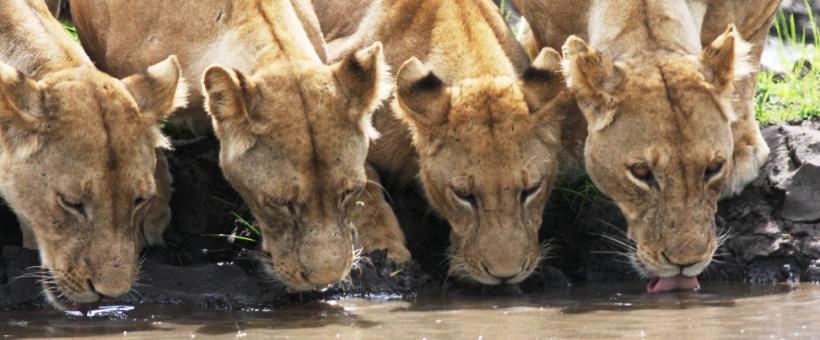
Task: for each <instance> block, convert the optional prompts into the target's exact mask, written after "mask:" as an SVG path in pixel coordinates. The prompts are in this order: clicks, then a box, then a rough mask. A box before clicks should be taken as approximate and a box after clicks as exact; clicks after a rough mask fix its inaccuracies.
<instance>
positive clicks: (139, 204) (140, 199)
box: [134, 196, 151, 209]
mask: <svg viewBox="0 0 820 340" xmlns="http://www.w3.org/2000/svg"><path fill="white" fill-rule="evenodd" d="M150 199H151V197H150V196H139V197H137V198H135V199H134V207H135V208H137V209H139V208H141V207H142V206H143V205H145V203H148V201H149V200H150Z"/></svg>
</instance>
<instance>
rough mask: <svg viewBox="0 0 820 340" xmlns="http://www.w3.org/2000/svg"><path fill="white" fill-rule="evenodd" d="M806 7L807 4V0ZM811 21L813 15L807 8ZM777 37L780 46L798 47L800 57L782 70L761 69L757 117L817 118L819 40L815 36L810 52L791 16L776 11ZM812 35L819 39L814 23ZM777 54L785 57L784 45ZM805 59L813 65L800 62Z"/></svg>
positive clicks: (819, 108) (764, 119)
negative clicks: (805, 68)
mask: <svg viewBox="0 0 820 340" xmlns="http://www.w3.org/2000/svg"><path fill="white" fill-rule="evenodd" d="M804 1H805V2H806V6H807V8H811V7H810V6H809V3H808V0H804ZM809 18H810V21H811V22H815V20H814V16H813V15H812V13H811V11H809ZM774 27H775V30H776V31H777V36H778V38H779V39H780V41H781V42H782V44H781V46H783V45H791V46H793V47H796V48H797V49H798V53H799V58H798V59H797V62H796V63H795V65H783V66H784V67H783V69H784V70H786V71H785V72H784V73H781V74H777V73H775V72H772V71H763V72H760V74H759V75H758V82H757V96H756V98H755V111H756V115H757V120H758V121H759V122H760V123H761V124H762V125H770V124H776V123H779V122H784V121H791V120H798V119H815V118H818V117H820V41H818V39H817V38H816V39H815V42H814V45H813V47H814V53H813V54H812V53H810V50H809V45H806V43H805V42H806V39H805V36H806V34H805V33H806V32H798V31H797V25H796V24H795V19H794V17H793V16H788V17H787V16H786V15H785V14H784V13H783V11H782V10H781V11H779V12H778V14H777V16H776V17H775V22H774ZM811 29H812V30H813V32H814V36H815V37H818V38H820V34H818V33H820V29H818V27H817V26H816V25H815V26H814V27H812V28H811ZM777 52H778V53H780V54H782V55H783V58H781V59H783V60H784V62H787V61H786V60H788V58H785V54H786V51H785V47H781V49H780V50H779V51H777ZM806 62H808V63H810V64H811V65H813V67H811V68H810V69H809V70H808V71H806V70H803V67H802V66H801V65H804V64H805V63H806Z"/></svg>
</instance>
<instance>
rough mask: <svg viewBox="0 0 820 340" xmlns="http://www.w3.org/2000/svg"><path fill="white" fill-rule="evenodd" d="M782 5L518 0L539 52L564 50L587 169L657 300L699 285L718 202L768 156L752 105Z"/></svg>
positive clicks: (761, 1)
mask: <svg viewBox="0 0 820 340" xmlns="http://www.w3.org/2000/svg"><path fill="white" fill-rule="evenodd" d="M779 2H780V1H778V0H728V1H723V0H700V1H699V0H691V1H681V0H662V1H645V0H606V1H603V0H597V1H596V0H582V1H577V0H571V1H570V0H517V1H516V4H517V6H518V8H519V9H521V10H522V13H523V14H524V16H525V17H527V19H528V20H529V22H530V25H531V26H532V30H533V32H534V37H535V40H536V42H537V43H538V44H539V47H541V46H550V47H556V48H557V47H558V46H560V45H561V44H563V52H564V58H565V62H564V76H565V77H566V79H567V83H568V87H569V89H570V91H571V92H572V93H573V94H574V95H575V98H576V99H577V102H578V104H579V106H580V108H581V110H582V111H583V115H584V116H585V117H586V121H587V125H588V128H587V132H588V136H587V137H586V147H585V151H584V158H585V162H586V168H587V171H588V172H589V175H590V177H591V178H592V179H593V181H594V182H595V183H596V184H597V185H598V187H599V188H600V189H601V190H602V191H603V192H604V193H606V194H607V195H609V196H610V197H612V198H613V199H614V201H615V202H616V203H617V204H618V206H619V207H620V208H621V210H622V211H623V213H624V215H625V216H626V219H627V221H628V223H629V229H628V235H629V237H630V238H631V239H632V240H634V241H635V244H636V246H637V247H636V250H635V254H634V260H633V264H634V266H635V268H637V269H638V270H639V271H640V272H642V273H643V274H644V275H646V276H647V277H653V278H656V279H655V280H653V281H652V282H650V284H649V285H648V286H647V289H648V291H649V292H659V291H666V290H671V289H674V288H695V287H698V286H699V283H698V281H697V278H696V277H697V275H698V274H700V273H701V271H703V270H704V268H706V267H707V266H708V265H709V263H710V261H711V259H712V255H713V254H714V252H715V249H716V248H717V240H716V236H715V217H714V215H715V212H716V209H717V200H718V198H719V197H720V196H721V194H722V195H724V196H727V195H731V194H735V193H738V192H740V191H741V190H742V189H743V187H744V186H745V185H746V184H747V183H748V182H749V181H751V180H753V179H754V178H755V177H756V176H757V173H758V169H759V168H760V166H762V164H763V163H764V162H765V161H766V159H767V157H768V154H769V148H768V147H767V145H766V142H765V141H764V140H763V138H762V136H761V134H760V130H759V128H758V125H757V122H756V121H755V114H754V104H753V102H752V100H753V96H754V85H755V79H756V78H757V77H756V76H755V75H756V72H757V69H758V68H759V60H760V54H761V50H762V48H763V42H764V40H765V38H766V35H767V32H768V29H769V26H770V25H771V21H772V16H773V14H774V13H775V10H776V9H777V7H778V4H779ZM734 25H737V28H736V26H734ZM727 26H729V28H728V29H727ZM573 34H574V36H570V35H573ZM579 37H580V38H579ZM743 38H746V39H749V41H750V42H751V45H750V44H748V43H746V42H745V41H744V40H743ZM585 40H586V41H589V44H588V43H587V42H586V41H585ZM565 41H566V43H564V42H565Z"/></svg>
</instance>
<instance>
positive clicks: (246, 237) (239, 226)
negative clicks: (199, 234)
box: [203, 213, 262, 243]
mask: <svg viewBox="0 0 820 340" xmlns="http://www.w3.org/2000/svg"><path fill="white" fill-rule="evenodd" d="M232 214H233V216H234V218H235V220H234V228H233V232H231V233H230V234H204V235H203V236H209V237H218V238H224V239H225V240H227V241H228V243H235V242H236V241H237V240H240V241H245V242H251V243H258V242H259V240H260V239H261V238H262V232H261V231H260V230H259V227H257V226H256V225H254V224H253V223H251V222H250V221H248V220H247V219H246V218H244V217H242V216H240V215H239V214H237V213H232Z"/></svg>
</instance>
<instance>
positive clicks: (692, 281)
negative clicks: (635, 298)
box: [646, 275, 700, 294]
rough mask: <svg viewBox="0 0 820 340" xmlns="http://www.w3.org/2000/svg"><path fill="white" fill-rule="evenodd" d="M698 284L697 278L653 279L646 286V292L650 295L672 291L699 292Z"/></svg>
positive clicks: (680, 276)
mask: <svg viewBox="0 0 820 340" xmlns="http://www.w3.org/2000/svg"><path fill="white" fill-rule="evenodd" d="M699 289H700V282H698V278H697V277H688V276H683V275H678V276H674V277H661V278H657V279H654V280H652V281H650V282H649V284H647V285H646V292H647V293H650V294H654V293H663V292H671V291H673V290H699Z"/></svg>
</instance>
